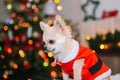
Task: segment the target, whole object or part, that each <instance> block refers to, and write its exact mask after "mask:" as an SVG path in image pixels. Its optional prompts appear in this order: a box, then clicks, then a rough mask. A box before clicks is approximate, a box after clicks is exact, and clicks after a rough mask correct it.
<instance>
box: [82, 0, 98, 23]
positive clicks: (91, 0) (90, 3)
mask: <svg viewBox="0 0 120 80" xmlns="http://www.w3.org/2000/svg"><path fill="white" fill-rule="evenodd" d="M98 5H99V1H96V0H87V2H86V3H85V4H83V5H82V7H81V8H82V10H83V11H84V13H85V16H84V21H87V20H89V19H92V20H95V19H96V17H95V16H96V9H97V7H98ZM87 7H89V8H91V9H90V11H92V12H91V13H90V14H89V12H88V10H87Z"/></svg>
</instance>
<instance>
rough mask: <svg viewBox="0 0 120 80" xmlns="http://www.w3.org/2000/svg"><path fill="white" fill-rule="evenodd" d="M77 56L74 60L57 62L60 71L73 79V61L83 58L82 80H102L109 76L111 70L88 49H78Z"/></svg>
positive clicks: (81, 47)
mask: <svg viewBox="0 0 120 80" xmlns="http://www.w3.org/2000/svg"><path fill="white" fill-rule="evenodd" d="M78 48H79V50H78V54H77V55H76V56H75V58H74V59H72V60H70V61H67V62H64V63H63V62H59V61H57V64H58V65H60V67H61V68H62V70H63V71H64V72H66V73H67V74H69V76H71V77H73V63H74V61H75V60H78V59H81V58H85V63H84V66H83V69H82V80H102V79H103V78H105V77H107V76H109V75H110V74H111V70H110V69H109V68H108V67H107V66H106V65H105V64H104V63H103V62H102V61H101V60H100V58H99V57H98V56H97V55H96V54H95V53H93V52H92V51H91V50H90V49H88V48H85V47H83V46H80V47H78Z"/></svg>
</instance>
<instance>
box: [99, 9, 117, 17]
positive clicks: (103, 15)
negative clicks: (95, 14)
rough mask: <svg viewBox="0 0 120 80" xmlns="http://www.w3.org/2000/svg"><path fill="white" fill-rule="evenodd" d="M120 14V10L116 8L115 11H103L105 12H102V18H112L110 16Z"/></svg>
mask: <svg viewBox="0 0 120 80" xmlns="http://www.w3.org/2000/svg"><path fill="white" fill-rule="evenodd" d="M117 15H118V10H114V11H103V14H102V17H101V18H102V19H105V18H110V17H115V16H117Z"/></svg>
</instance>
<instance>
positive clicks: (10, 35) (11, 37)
mask: <svg viewBox="0 0 120 80" xmlns="http://www.w3.org/2000/svg"><path fill="white" fill-rule="evenodd" d="M8 37H9V40H10V41H11V40H12V39H13V33H12V31H11V30H9V31H8Z"/></svg>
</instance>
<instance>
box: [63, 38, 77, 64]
mask: <svg viewBox="0 0 120 80" xmlns="http://www.w3.org/2000/svg"><path fill="white" fill-rule="evenodd" d="M72 42H73V49H72V51H71V52H70V53H69V55H68V56H67V57H66V58H65V59H64V60H63V61H62V63H67V62H69V61H71V60H73V59H74V58H75V57H76V56H77V54H78V51H79V43H78V42H77V41H75V40H73V41H72Z"/></svg>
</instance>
